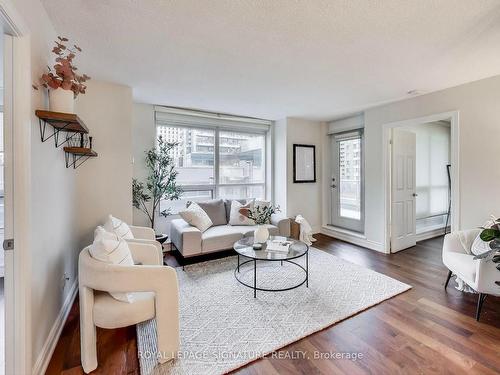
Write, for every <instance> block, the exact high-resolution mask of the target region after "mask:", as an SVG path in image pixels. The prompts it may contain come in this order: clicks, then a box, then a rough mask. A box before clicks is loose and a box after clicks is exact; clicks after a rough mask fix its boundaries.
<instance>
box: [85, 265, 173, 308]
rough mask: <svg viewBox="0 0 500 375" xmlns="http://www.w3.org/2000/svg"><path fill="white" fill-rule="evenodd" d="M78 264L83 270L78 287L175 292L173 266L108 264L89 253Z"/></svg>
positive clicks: (107, 290)
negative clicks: (91, 256)
mask: <svg viewBox="0 0 500 375" xmlns="http://www.w3.org/2000/svg"><path fill="white" fill-rule="evenodd" d="M82 262H83V263H82ZM81 267H84V269H85V272H81V273H80V274H79V282H80V286H81V287H88V288H91V289H94V290H101V291H104V292H111V293H113V292H123V293H127V292H155V293H157V294H158V293H160V294H164V293H174V294H178V283H177V273H176V272H175V270H174V269H173V268H172V267H168V266H150V265H140V266H138V265H134V266H123V265H116V264H108V263H103V262H99V261H97V260H95V259H92V258H90V256H89V257H86V258H85V259H80V268H81ZM172 300H174V299H172ZM175 303H177V298H175Z"/></svg>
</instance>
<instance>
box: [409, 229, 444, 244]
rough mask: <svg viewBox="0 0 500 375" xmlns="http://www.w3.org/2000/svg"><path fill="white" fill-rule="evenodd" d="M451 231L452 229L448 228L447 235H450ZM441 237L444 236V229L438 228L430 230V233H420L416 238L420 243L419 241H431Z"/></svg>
mask: <svg viewBox="0 0 500 375" xmlns="http://www.w3.org/2000/svg"><path fill="white" fill-rule="evenodd" d="M449 230H450V227H448V228H447V233H449ZM440 236H444V228H437V229H433V230H429V231H427V232H424V233H418V234H417V235H416V236H415V238H416V241H417V242H419V241H424V240H428V239H431V238H434V237H440Z"/></svg>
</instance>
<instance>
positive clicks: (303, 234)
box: [295, 215, 316, 246]
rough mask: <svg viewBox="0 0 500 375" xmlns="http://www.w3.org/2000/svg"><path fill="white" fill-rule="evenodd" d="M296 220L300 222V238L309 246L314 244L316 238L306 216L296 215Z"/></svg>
mask: <svg viewBox="0 0 500 375" xmlns="http://www.w3.org/2000/svg"><path fill="white" fill-rule="evenodd" d="M295 222H296V223H298V224H300V235H299V240H300V241H302V242H304V243H305V244H307V245H308V246H310V245H312V243H313V242H315V241H316V238H314V237H313V236H312V228H311V225H310V224H309V223H308V222H307V220H306V218H305V217H304V216H302V215H297V216H296V217H295Z"/></svg>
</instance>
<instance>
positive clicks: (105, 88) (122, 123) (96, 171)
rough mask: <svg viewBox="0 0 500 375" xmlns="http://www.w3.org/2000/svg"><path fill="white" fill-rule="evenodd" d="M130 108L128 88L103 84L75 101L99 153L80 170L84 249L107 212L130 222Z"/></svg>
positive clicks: (91, 85) (79, 209)
mask: <svg viewBox="0 0 500 375" xmlns="http://www.w3.org/2000/svg"><path fill="white" fill-rule="evenodd" d="M132 105H133V102H132V90H131V88H130V87H127V86H122V85H118V84H113V83H108V82H99V81H90V82H89V85H88V90H87V93H86V94H85V95H81V96H79V97H78V99H77V101H76V113H77V114H78V115H79V116H80V118H81V119H82V120H83V121H84V122H85V124H86V125H87V126H88V128H89V130H90V134H91V135H92V137H93V148H94V149H95V151H96V152H97V153H98V154H99V156H98V157H97V158H91V159H90V160H88V161H86V162H85V163H84V164H83V165H82V166H80V167H79V168H78V169H76V174H77V194H78V200H77V202H78V204H77V212H78V240H79V247H80V248H81V247H83V246H86V245H88V244H90V243H91V242H92V239H93V232H94V229H95V227H96V226H97V225H99V224H102V223H103V222H104V221H105V219H106V217H107V215H108V214H112V215H113V216H116V217H118V218H120V219H122V220H123V221H125V222H132V169H133V168H132Z"/></svg>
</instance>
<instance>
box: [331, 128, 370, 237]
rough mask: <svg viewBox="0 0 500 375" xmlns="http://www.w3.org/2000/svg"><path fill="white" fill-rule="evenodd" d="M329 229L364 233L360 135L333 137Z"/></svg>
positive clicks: (342, 134) (359, 133) (350, 133)
mask: <svg viewBox="0 0 500 375" xmlns="http://www.w3.org/2000/svg"><path fill="white" fill-rule="evenodd" d="M330 188H331V193H332V208H331V210H332V215H331V221H332V225H333V226H335V227H340V228H344V229H349V230H353V231H356V232H363V231H364V210H363V207H364V202H363V191H364V189H363V132H362V131H352V132H347V133H339V134H335V135H333V136H332V177H331V181H330Z"/></svg>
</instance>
